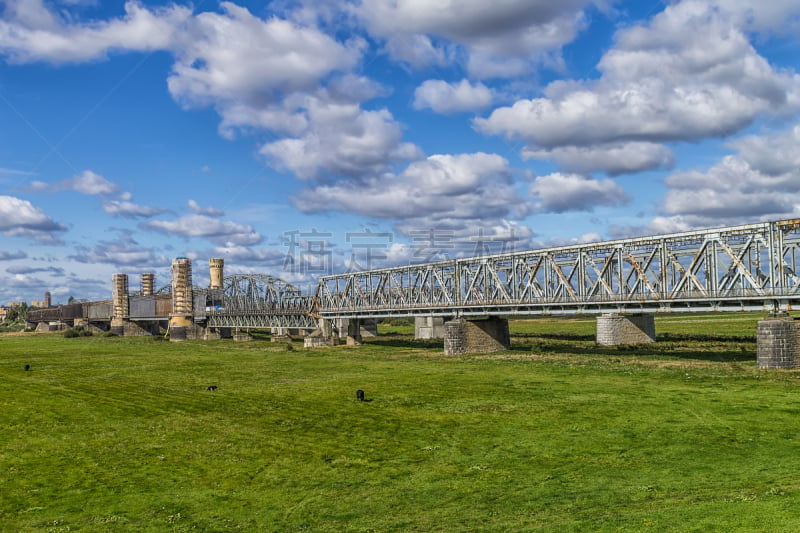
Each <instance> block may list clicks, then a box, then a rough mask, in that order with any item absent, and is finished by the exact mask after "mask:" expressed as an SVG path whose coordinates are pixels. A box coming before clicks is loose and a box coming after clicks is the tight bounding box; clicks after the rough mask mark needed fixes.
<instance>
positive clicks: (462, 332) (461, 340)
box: [444, 316, 511, 355]
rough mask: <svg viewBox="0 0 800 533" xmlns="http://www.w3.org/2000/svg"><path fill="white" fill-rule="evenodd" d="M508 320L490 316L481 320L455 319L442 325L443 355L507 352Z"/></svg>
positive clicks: (509, 342)
mask: <svg viewBox="0 0 800 533" xmlns="http://www.w3.org/2000/svg"><path fill="white" fill-rule="evenodd" d="M510 347H511V338H510V335H509V332H508V319H505V318H500V317H495V316H490V317H489V318H486V319H482V320H466V319H465V318H463V317H458V318H455V319H454V320H451V321H449V322H445V323H444V353H445V355H464V354H477V353H491V352H498V351H501V350H508V349H509V348H510Z"/></svg>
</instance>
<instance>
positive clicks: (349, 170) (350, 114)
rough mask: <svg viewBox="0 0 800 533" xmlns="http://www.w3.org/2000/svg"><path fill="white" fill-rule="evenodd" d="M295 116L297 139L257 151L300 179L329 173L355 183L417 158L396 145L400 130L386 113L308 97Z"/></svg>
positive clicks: (407, 145)
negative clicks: (299, 126)
mask: <svg viewBox="0 0 800 533" xmlns="http://www.w3.org/2000/svg"><path fill="white" fill-rule="evenodd" d="M301 113H302V114H303V116H304V117H305V123H306V128H305V129H304V130H303V132H302V133H301V134H300V135H298V136H297V137H293V138H286V139H281V140H278V141H274V142H271V143H267V144H265V145H264V146H263V147H262V148H261V154H263V155H264V156H266V157H267V159H268V160H269V161H270V162H271V163H272V164H274V165H275V166H276V167H278V168H281V169H287V170H289V171H291V172H292V173H294V174H295V176H297V177H299V178H300V179H304V180H309V179H316V178H320V177H322V178H324V177H326V174H329V173H333V174H334V175H338V176H345V177H349V178H361V177H363V176H367V175H376V174H379V173H381V172H383V171H385V170H386V169H387V167H388V165H389V164H390V163H391V162H393V161H405V160H409V159H417V158H419V157H420V156H421V152H420V150H419V148H417V147H416V146H415V145H413V144H411V143H404V142H402V137H403V132H402V129H401V127H400V125H399V124H398V123H397V122H396V121H395V120H394V118H393V117H392V114H391V113H390V112H389V111H388V110H386V109H379V110H376V111H367V110H364V109H361V107H360V106H359V105H358V104H353V103H347V102H336V101H329V100H324V99H321V98H316V97H308V98H307V100H306V102H305V104H304V108H303V110H302V111H301Z"/></svg>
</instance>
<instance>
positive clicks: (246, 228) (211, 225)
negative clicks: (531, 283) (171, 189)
mask: <svg viewBox="0 0 800 533" xmlns="http://www.w3.org/2000/svg"><path fill="white" fill-rule="evenodd" d="M140 227H141V228H142V229H146V230H150V231H157V232H159V233H166V234H170V235H178V236H181V237H185V238H191V237H202V238H205V239H208V240H210V241H212V242H217V243H220V244H234V245H243V246H248V245H253V244H258V243H260V242H261V241H262V240H263V237H262V236H261V234H260V233H258V232H257V231H255V230H254V229H253V226H250V225H243V224H237V223H235V222H231V221H227V220H219V219H218V218H214V217H209V216H207V215H196V214H192V215H186V216H183V217H180V218H177V219H175V220H151V221H149V222H143V223H142V224H141V225H140Z"/></svg>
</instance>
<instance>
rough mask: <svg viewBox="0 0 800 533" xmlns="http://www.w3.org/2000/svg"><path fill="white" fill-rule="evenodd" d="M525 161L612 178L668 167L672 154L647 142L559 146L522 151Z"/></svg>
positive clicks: (663, 147) (661, 146)
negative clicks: (550, 163) (595, 173)
mask: <svg viewBox="0 0 800 533" xmlns="http://www.w3.org/2000/svg"><path fill="white" fill-rule="evenodd" d="M522 156H523V157H525V158H527V159H543V160H552V161H554V162H555V163H556V164H557V165H558V167H559V168H560V169H561V170H562V171H564V172H568V173H577V174H590V173H592V172H596V171H605V172H606V173H608V174H609V175H611V176H618V175H620V174H629V173H634V172H641V171H643V170H655V169H659V168H671V167H672V165H673V164H674V162H675V158H674V157H673V155H672V151H671V150H670V149H669V148H667V147H666V146H664V145H661V144H655V143H648V142H630V143H613V144H598V145H595V146H560V147H558V148H553V149H550V150H530V149H524V150H523V151H522Z"/></svg>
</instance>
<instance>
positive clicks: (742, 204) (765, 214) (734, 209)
mask: <svg viewBox="0 0 800 533" xmlns="http://www.w3.org/2000/svg"><path fill="white" fill-rule="evenodd" d="M729 145H730V146H731V147H733V148H738V149H739V152H738V153H735V154H731V155H727V156H725V157H723V158H722V159H721V160H720V161H719V162H718V163H717V164H715V165H713V166H711V167H710V168H708V169H705V170H701V169H697V170H684V171H680V172H675V173H673V174H671V175H670V176H668V177H667V178H666V179H665V180H664V184H665V185H666V186H667V187H668V191H667V193H666V194H665V195H664V197H663V198H662V199H661V201H660V203H659V206H658V211H659V216H657V217H655V218H654V219H653V220H652V221H650V222H649V223H647V224H644V225H642V226H639V227H616V228H614V234H615V235H619V236H630V235H634V234H635V235H644V234H648V233H650V234H655V233H672V232H677V231H685V230H688V229H693V228H699V227H710V226H719V225H725V224H739V223H743V222H748V221H757V220H765V219H776V218H794V217H797V216H798V214H800V201H798V200H797V198H798V197H800V166H798V164H797V162H798V160H797V147H798V146H800V127H798V126H795V127H793V128H790V129H788V130H786V131H781V132H775V133H769V134H765V135H762V136H755V135H748V136H745V137H743V138H741V139H737V140H736V141H733V142H731V143H729Z"/></svg>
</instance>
